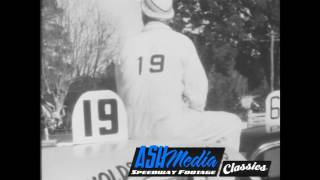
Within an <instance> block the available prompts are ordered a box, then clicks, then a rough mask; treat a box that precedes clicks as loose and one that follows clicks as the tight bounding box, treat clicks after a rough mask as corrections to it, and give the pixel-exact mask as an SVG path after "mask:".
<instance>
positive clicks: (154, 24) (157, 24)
mask: <svg viewBox="0 0 320 180" xmlns="http://www.w3.org/2000/svg"><path fill="white" fill-rule="evenodd" d="M153 29H169V30H170V29H171V28H170V26H168V25H166V24H165V23H162V22H160V21H150V22H148V23H147V24H146V25H145V26H144V28H143V30H142V31H149V30H153Z"/></svg>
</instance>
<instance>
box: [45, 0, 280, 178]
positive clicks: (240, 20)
mask: <svg viewBox="0 0 320 180" xmlns="http://www.w3.org/2000/svg"><path fill="white" fill-rule="evenodd" d="M40 11H41V22H40V25H41V34H40V36H41V44H40V49H41V78H40V85H41V104H40V108H41V114H40V124H41V179H42V180H127V179H129V180H130V179H141V180H142V179H164V180H167V179H170V180H175V179H177V180H210V179H217V180H218V179H222V180H223V179H226V180H228V179H237V180H249V179H251V180H280V0H41V9H40ZM208 148H209V149H208ZM201 152H203V153H202V154H201ZM206 152H208V153H207V154H206ZM166 153H167V154H166ZM221 153H222V154H221ZM205 154H206V155H205ZM170 163H171V164H170ZM200 164H201V165H200ZM170 165H172V166H170ZM197 168H198V169H197ZM133 173H135V174H133Z"/></svg>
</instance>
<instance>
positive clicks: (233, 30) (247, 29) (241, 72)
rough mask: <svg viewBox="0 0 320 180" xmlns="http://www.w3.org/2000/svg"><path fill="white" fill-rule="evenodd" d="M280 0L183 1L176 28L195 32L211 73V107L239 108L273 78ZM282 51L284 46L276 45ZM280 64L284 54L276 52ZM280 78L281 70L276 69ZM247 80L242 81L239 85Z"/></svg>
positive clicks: (178, 7) (179, 0)
mask: <svg viewBox="0 0 320 180" xmlns="http://www.w3.org/2000/svg"><path fill="white" fill-rule="evenodd" d="M279 3H280V1H279V0H223V1H220V0H177V1H175V3H174V8H175V11H176V17H175V18H174V20H173V22H172V26H173V27H174V28H175V29H176V30H177V31H180V32H182V33H184V34H186V35H187V36H189V37H190V38H191V39H192V40H193V41H194V43H195V44H196V47H197V49H198V52H199V54H200V58H201V59H202V62H203V64H204V67H205V69H206V71H207V73H208V76H209V81H210V86H211V89H210V91H209V95H208V108H209V109H224V110H233V109H234V106H235V104H236V102H237V101H238V99H239V97H240V96H242V95H245V94H248V93H250V92H252V91H254V90H255V89H257V88H259V87H261V86H263V87H265V86H264V85H265V83H264V81H267V82H270V81H269V79H268V78H267V77H268V73H269V67H270V66H269V65H268V63H269V58H270V53H269V52H270V50H269V47H270V42H269V37H268V36H267V34H268V33H270V32H271V31H274V32H276V33H278V34H280V33H279V30H280V29H279V23H280V18H279V16H280V15H279V14H280V13H279V12H280V10H279ZM276 52H277V53H279V52H280V49H279V46H278V45H277V46H276ZM276 56H277V58H276V63H277V64H279V62H280V60H279V56H278V55H276ZM276 70H277V72H276V77H278V76H279V68H277V67H276ZM239 82H241V83H239Z"/></svg>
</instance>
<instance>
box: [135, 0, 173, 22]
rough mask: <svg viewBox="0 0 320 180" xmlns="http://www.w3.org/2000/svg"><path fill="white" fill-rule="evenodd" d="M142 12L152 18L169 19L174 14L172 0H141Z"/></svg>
mask: <svg viewBox="0 0 320 180" xmlns="http://www.w3.org/2000/svg"><path fill="white" fill-rule="evenodd" d="M141 8H142V12H143V13H144V14H145V15H146V16H148V17H150V18H154V19H164V20H166V19H171V18H173V16H174V10H173V7H172V0H142V2H141Z"/></svg>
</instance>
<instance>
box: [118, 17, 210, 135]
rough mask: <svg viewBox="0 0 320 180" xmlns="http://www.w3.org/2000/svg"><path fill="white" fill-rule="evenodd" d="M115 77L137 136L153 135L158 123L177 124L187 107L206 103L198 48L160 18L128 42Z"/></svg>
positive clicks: (131, 129)
mask: <svg viewBox="0 0 320 180" xmlns="http://www.w3.org/2000/svg"><path fill="white" fill-rule="evenodd" d="M116 78H117V88H118V94H119V95H120V97H121V98H122V100H123V101H124V103H125V106H126V110H127V113H128V119H129V135H130V136H131V137H133V138H136V137H138V138H143V137H153V136H154V134H155V133H156V131H157V129H159V128H157V125H159V123H164V124H167V123H170V124H171V123H172V124H171V125H172V126H174V124H176V125H178V124H180V123H182V122H183V121H184V120H185V117H184V116H185V111H186V110H188V109H193V110H195V111H203V109H204V106H205V104H206V97H207V92H208V80H207V77H206V74H205V71H204V69H203V66H202V64H201V61H200V59H199V57H198V54H197V51H196V48H195V47H194V45H193V43H192V41H191V40H190V39H189V38H188V37H186V36H185V35H183V34H180V33H178V32H175V31H173V30H172V29H171V28H170V27H169V26H167V25H165V24H163V23H161V22H150V23H148V24H147V25H146V26H145V27H144V29H143V30H142V32H141V33H140V34H139V35H138V36H136V37H134V38H132V39H130V40H128V42H127V43H125V46H124V48H123V51H122V58H121V60H120V64H119V65H118V66H116ZM199 118H200V117H199ZM160 126H162V125H160ZM160 129H161V128H160ZM153 138H155V137H153Z"/></svg>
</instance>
